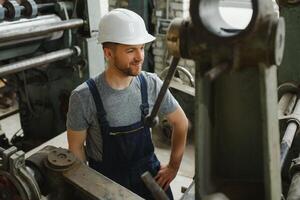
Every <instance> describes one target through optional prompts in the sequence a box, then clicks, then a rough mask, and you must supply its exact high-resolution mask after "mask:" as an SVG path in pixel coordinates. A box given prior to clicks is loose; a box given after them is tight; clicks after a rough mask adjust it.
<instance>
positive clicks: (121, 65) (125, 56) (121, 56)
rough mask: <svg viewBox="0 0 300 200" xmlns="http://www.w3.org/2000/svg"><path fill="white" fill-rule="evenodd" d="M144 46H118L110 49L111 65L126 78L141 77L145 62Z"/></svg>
mask: <svg viewBox="0 0 300 200" xmlns="http://www.w3.org/2000/svg"><path fill="white" fill-rule="evenodd" d="M144 46H145V45H144V44H141V45H123V44H116V45H115V46H114V47H113V48H110V52H111V55H110V57H109V58H108V59H109V62H110V65H111V66H112V67H116V68H117V69H118V70H119V71H120V72H122V73H123V74H124V75H126V76H137V75H139V73H140V72H141V70H142V65H143V62H144Z"/></svg>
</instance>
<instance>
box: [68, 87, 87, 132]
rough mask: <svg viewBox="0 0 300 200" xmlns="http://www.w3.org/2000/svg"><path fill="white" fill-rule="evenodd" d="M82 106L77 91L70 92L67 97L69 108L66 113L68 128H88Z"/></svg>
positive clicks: (80, 129) (77, 129) (75, 129)
mask: <svg viewBox="0 0 300 200" xmlns="http://www.w3.org/2000/svg"><path fill="white" fill-rule="evenodd" d="M85 113H86V112H85V111H84V106H83V103H82V101H81V99H80V96H79V94H78V92H77V91H73V92H72V93H71V96H70V99H69V109H68V113H67V123H66V126H67V128H68V129H71V130H74V131H82V130H86V129H87V128H88V122H87V118H86V116H85Z"/></svg>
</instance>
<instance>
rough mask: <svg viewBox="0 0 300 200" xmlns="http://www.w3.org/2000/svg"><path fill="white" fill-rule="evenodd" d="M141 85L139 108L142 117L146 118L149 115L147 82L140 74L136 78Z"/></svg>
mask: <svg viewBox="0 0 300 200" xmlns="http://www.w3.org/2000/svg"><path fill="white" fill-rule="evenodd" d="M138 78H139V80H140V84H141V96H142V104H141V106H140V108H141V111H142V117H146V116H147V115H148V113H149V103H148V91H147V81H146V79H145V77H144V75H143V74H142V73H140V75H139V76H138Z"/></svg>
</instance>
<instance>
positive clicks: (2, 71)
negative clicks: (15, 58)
mask: <svg viewBox="0 0 300 200" xmlns="http://www.w3.org/2000/svg"><path fill="white" fill-rule="evenodd" d="M72 55H77V56H78V55H80V48H79V47H76V46H75V47H74V48H73V49H62V50H58V51H54V52H51V53H47V54H44V55H41V56H37V57H34V58H30V59H26V60H22V61H19V62H15V63H11V64H7V65H4V66H1V67H0V77H2V76H5V75H9V74H14V73H17V72H20V71H24V70H26V69H30V68H33V67H41V66H43V64H47V63H51V62H55V61H57V60H62V59H65V58H68V57H70V56H72Z"/></svg>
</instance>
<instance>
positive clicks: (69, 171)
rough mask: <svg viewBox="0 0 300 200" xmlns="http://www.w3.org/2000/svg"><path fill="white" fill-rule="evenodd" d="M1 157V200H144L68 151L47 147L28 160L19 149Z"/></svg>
mask: <svg viewBox="0 0 300 200" xmlns="http://www.w3.org/2000/svg"><path fill="white" fill-rule="evenodd" d="M0 156H1V158H2V160H0V161H1V164H0V199H1V200H67V199H74V200H104V199H120V200H128V199H142V198H141V197H139V196H137V195H136V194H134V193H133V192H131V191H129V190H127V189H126V188H124V187H122V186H121V185H119V184H117V183H115V182H113V181H112V180H110V179H108V178H106V177H105V176H103V175H101V174H100V173H98V172H96V171H94V170H93V169H91V168H89V167H88V166H87V165H85V164H84V163H82V162H80V161H79V160H78V159H76V158H75V156H74V155H73V154H72V153H70V152H69V151H68V150H66V149H62V148H56V147H53V146H46V147H45V148H43V149H41V150H40V151H38V152H35V153H34V154H33V155H31V156H30V157H29V158H27V159H26V161H25V153H24V152H23V151H19V150H17V148H16V147H11V148H9V149H6V150H4V149H2V148H1V149H0Z"/></svg>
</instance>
